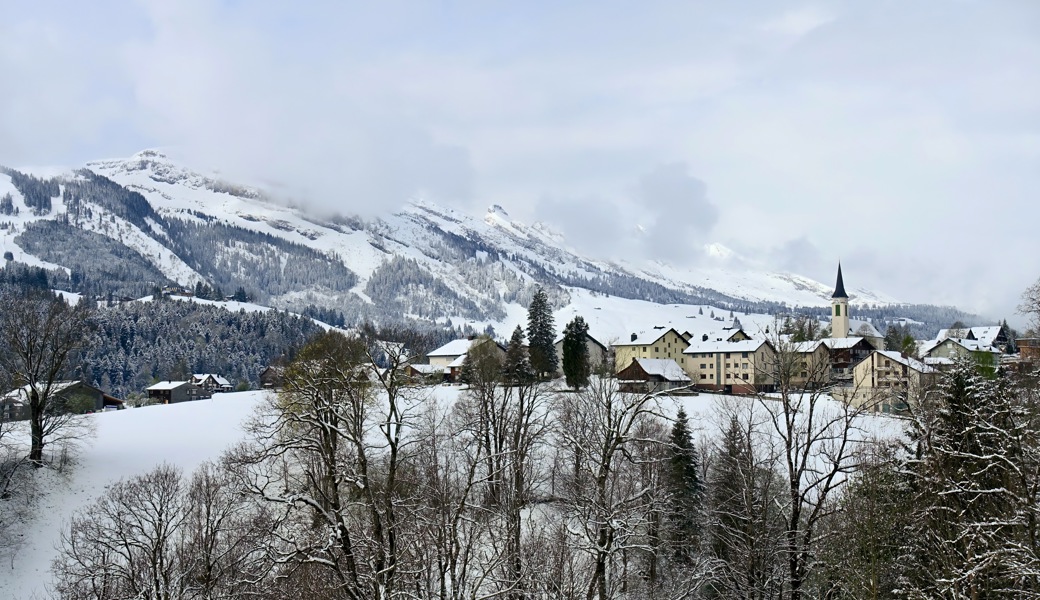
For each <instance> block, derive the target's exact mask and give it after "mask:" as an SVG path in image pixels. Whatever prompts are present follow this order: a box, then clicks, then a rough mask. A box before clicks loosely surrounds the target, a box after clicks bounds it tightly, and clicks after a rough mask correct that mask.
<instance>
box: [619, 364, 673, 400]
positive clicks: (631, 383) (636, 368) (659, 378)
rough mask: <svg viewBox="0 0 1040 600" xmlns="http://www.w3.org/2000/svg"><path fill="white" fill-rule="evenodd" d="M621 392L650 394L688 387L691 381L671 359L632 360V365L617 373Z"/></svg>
mask: <svg viewBox="0 0 1040 600" xmlns="http://www.w3.org/2000/svg"><path fill="white" fill-rule="evenodd" d="M617 378H618V381H619V382H620V384H619V388H620V390H621V391H622V392H632V393H637V394H651V393H654V392H666V391H669V390H674V389H677V388H686V387H689V386H690V383H691V380H690V377H689V376H688V375H686V373H685V372H684V371H683V370H682V367H680V366H679V363H677V362H675V361H674V360H672V359H670V358H669V359H661V358H633V359H632V364H630V365H628V366H627V367H625V368H624V369H621V370H620V371H618V374H617Z"/></svg>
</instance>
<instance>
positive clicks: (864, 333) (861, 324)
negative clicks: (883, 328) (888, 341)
mask: <svg viewBox="0 0 1040 600" xmlns="http://www.w3.org/2000/svg"><path fill="white" fill-rule="evenodd" d="M849 332H850V333H852V334H854V335H857V336H861V337H885V336H883V335H881V332H880V331H878V330H877V327H874V326H873V325H871V324H870V322H869V321H861V320H859V319H849Z"/></svg>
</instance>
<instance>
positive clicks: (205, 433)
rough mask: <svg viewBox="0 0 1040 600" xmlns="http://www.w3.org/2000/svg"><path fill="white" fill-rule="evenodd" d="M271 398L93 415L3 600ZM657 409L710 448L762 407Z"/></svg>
mask: <svg viewBox="0 0 1040 600" xmlns="http://www.w3.org/2000/svg"><path fill="white" fill-rule="evenodd" d="M464 390H465V388H464V387H461V386H456V385H438V386H433V387H431V388H429V396H428V398H429V399H430V401H431V402H433V403H434V404H436V406H437V407H438V410H439V411H440V412H441V413H442V414H443V413H444V412H445V411H448V410H450V407H451V406H453V405H454V403H455V402H456V401H457V400H458V397H459V394H461V393H463V391H464ZM269 393H270V392H266V391H253V392H241V393H229V394H216V395H214V396H213V398H212V399H209V400H199V401H195V402H184V403H181V404H173V405H168V406H149V407H143V408H134V409H127V410H122V411H116V412H106V413H100V414H96V415H91V416H89V417H88V418H91V419H93V420H94V421H95V423H96V425H97V435H96V438H95V439H94V440H93V441H92V443H90V444H89V446H87V447H86V448H84V449H83V450H82V451H81V452H80V455H79V459H78V464H76V465H75V466H74V467H72V469H71V472H70V473H69V475H68V477H67V479H63V478H61V477H55V478H52V479H51V484H52V485H50V489H49V491H48V493H47V495H46V496H45V497H44V498H43V500H42V501H41V504H40V506H39V507H38V508H37V509H36V511H35V518H34V519H33V520H32V521H31V522H29V523H28V524H27V526H26V531H27V532H28V533H27V535H26V536H25V538H24V542H23V543H22V544H21V545H20V546H19V547H17V548H13V549H7V550H9V552H4V549H0V598H15V599H22V598H32V597H33V595H34V594H35V595H37V596H38V597H41V598H42V597H44V596H45V594H46V586H47V585H48V583H49V582H50V580H51V577H50V572H49V568H50V564H51V561H52V560H53V558H54V556H55V552H56V548H57V545H58V543H59V540H60V535H61V531H62V530H63V528H64V527H65V526H66V525H67V523H68V521H69V519H70V517H71V516H72V514H73V513H74V512H75V511H77V510H81V509H84V508H86V507H89V506H90V503H91V502H92V501H93V500H94V499H95V498H97V497H98V496H99V495H100V494H101V493H103V492H104V489H105V487H106V486H107V485H109V484H111V483H114V482H116V481H118V480H119V479H123V478H127V477H131V476H134V475H140V474H143V473H146V472H147V471H149V470H151V469H152V468H154V467H156V466H157V465H160V464H162V463H163V462H168V463H171V464H174V465H176V466H177V467H179V468H181V469H183V470H184V472H185V473H190V472H191V471H192V470H194V469H195V468H196V467H198V466H199V465H200V464H201V463H203V462H205V461H215V460H217V459H218V458H219V457H220V455H221V454H222V453H223V452H224V451H225V450H226V449H227V448H229V447H230V446H232V445H234V444H235V443H236V442H237V441H239V440H241V439H242V438H243V437H244V432H243V430H242V424H243V422H244V421H245V420H246V419H247V418H249V417H250V416H251V415H252V414H253V412H254V410H255V408H256V407H257V406H258V404H259V403H260V402H261V400H262V399H263V398H264V396H265V395H266V394H269ZM658 402H659V403H660V408H661V411H662V413H663V414H664V415H665V416H667V417H673V416H674V415H675V413H676V412H677V410H678V407H679V406H680V405H681V406H682V407H683V408H685V410H686V412H687V414H689V417H690V426H691V430H692V431H693V432H694V435H695V436H697V437H700V438H701V439H703V440H705V441H710V440H712V439H714V438H716V437H717V436H718V435H719V431H720V430H721V428H722V426H723V425H724V424H725V422H726V420H725V419H726V417H725V415H726V409H727V407H737V408H741V407H743V408H745V409H746V408H747V407H748V406H754V405H755V403H756V401H755V400H753V399H750V398H745V397H740V396H721V395H715V394H701V395H698V396H681V397H669V396H665V397H661V398H659V400H658ZM825 402H827V403H830V402H833V401H832V400H826V401H825ZM759 410H761V407H759ZM862 425H863V430H864V432H863V433H862V434H861V438H867V437H874V436H876V437H891V436H896V435H899V433H900V432H901V431H902V426H903V423H902V421H900V420H899V419H894V418H891V417H885V416H872V415H868V416H865V417H864V418H863V420H862Z"/></svg>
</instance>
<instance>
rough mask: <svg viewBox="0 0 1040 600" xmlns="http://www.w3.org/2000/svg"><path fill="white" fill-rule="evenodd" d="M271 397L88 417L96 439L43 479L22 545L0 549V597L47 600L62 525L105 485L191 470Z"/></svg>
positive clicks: (214, 455) (233, 397) (229, 441)
mask: <svg viewBox="0 0 1040 600" xmlns="http://www.w3.org/2000/svg"><path fill="white" fill-rule="evenodd" d="M267 393H269V392H263V391H257V392H241V393H234V394H216V395H214V396H213V398H212V399H211V400H200V401H197V402H187V403H182V404H173V405H169V406H148V407H143V408H134V409H127V410H122V411H116V412H106V413H99V414H96V415H91V416H90V417H89V418H91V419H93V420H94V421H95V423H96V425H97V436H96V437H95V438H94V440H93V441H92V442H90V445H89V446H88V447H86V448H84V449H83V450H82V451H81V453H80V455H79V458H78V464H76V465H75V466H73V467H72V468H71V469H70V472H69V474H68V476H67V477H61V476H55V477H47V476H46V475H49V474H45V477H43V478H44V479H45V480H46V481H45V482H44V483H43V485H44V486H46V487H47V488H49V489H46V490H45V495H44V496H43V497H42V499H41V501H40V504H39V506H38V507H37V508H36V510H35V513H34V514H35V516H34V518H33V520H32V521H31V522H29V523H27V524H26V526H25V529H24V531H25V533H24V536H23V540H22V541H21V542H20V544H19V545H18V546H16V547H14V548H3V549H0V598H4V599H8V598H9V599H11V600H22V599H31V598H33V597H34V595H35V596H36V597H38V598H44V597H46V594H47V585H48V583H49V582H50V580H51V576H50V572H49V569H50V563H51V560H52V559H53V558H54V556H55V548H56V546H57V544H58V542H59V539H60V535H61V531H62V528H63V527H65V525H66V524H67V523H68V521H69V518H70V517H71V516H72V514H73V513H74V512H75V511H77V510H80V509H85V508H88V507H89V506H90V503H91V502H92V501H93V500H94V499H95V498H97V497H98V496H99V495H101V493H102V492H103V491H104V489H105V486H106V485H108V484H110V483H113V482H115V481H117V480H119V479H122V478H125V477H130V476H133V475H138V474H142V473H145V472H147V471H149V470H151V469H152V468H154V467H155V466H157V465H159V464H162V463H164V462H168V463H171V464H174V465H177V466H178V467H180V468H182V469H183V470H184V471H185V472H186V473H190V472H191V471H192V470H193V469H195V468H196V467H197V466H199V465H200V464H202V463H203V462H205V461H207V460H216V459H218V458H219V457H220V455H221V453H222V452H223V451H224V450H225V449H227V448H228V447H229V446H231V445H233V444H235V443H236V442H237V441H238V440H240V439H241V438H242V436H243V435H244V432H243V430H242V429H241V424H242V422H243V421H244V420H245V419H246V418H247V417H248V416H249V415H250V414H252V412H253V410H254V408H255V407H256V406H257V404H258V402H259V401H260V399H261V398H262V397H263V396H264V395H265V394H267Z"/></svg>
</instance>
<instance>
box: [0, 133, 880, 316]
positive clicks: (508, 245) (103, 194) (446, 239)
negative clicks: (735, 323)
mask: <svg viewBox="0 0 1040 600" xmlns="http://www.w3.org/2000/svg"><path fill="white" fill-rule="evenodd" d="M5 195H9V196H10V200H9V201H4V200H3V199H4V197H5ZM0 246H2V250H3V251H4V252H10V255H8V258H9V259H13V260H14V261H16V262H21V263H25V264H29V265H35V266H41V267H45V268H48V269H58V270H60V271H62V272H64V274H66V275H67V276H68V278H69V281H68V285H69V287H71V288H74V289H75V290H76V291H83V292H86V293H99V292H102V293H103V292H105V291H107V292H114V293H117V294H119V295H144V294H145V293H148V292H149V291H150V290H151V289H154V288H155V287H161V286H165V285H180V286H186V287H190V286H193V285H195V284H196V283H198V282H206V283H208V284H209V285H212V286H218V287H220V288H221V289H222V290H223V291H224V292H225V293H228V294H230V293H231V292H233V291H235V290H236V289H237V288H239V287H241V288H243V289H244V290H245V291H246V292H247V293H249V294H250V295H251V296H253V297H255V298H256V299H257V300H258V301H261V302H263V303H265V304H269V305H271V306H275V307H282V308H294V309H301V308H303V307H305V306H308V305H314V306H317V307H321V308H326V309H334V310H337V311H342V312H343V313H344V315H345V317H346V318H347V319H348V320H352V319H361V318H373V319H377V320H380V319H386V318H388V317H392V316H394V315H397V316H398V317H399V316H400V315H405V316H407V317H409V318H413V319H419V320H424V321H437V322H445V321H447V320H448V319H451V320H452V321H453V322H456V323H458V322H459V321H460V320H461V321H463V322H467V323H473V324H475V325H477V324H498V325H500V326H501V325H504V326H507V327H511V325H510V323H515V322H516V317H517V316H519V315H520V314H522V310H523V309H522V307H524V306H526V305H527V303H528V300H529V299H530V297H531V295H532V294H533V292H534V290H535V289H536V288H537V286H545V287H546V288H547V289H549V290H550V295H551V298H552V300H553V302H554V303H555V304H556V306H557V308H558V309H561V310H564V309H566V308H567V307H571V308H572V309H574V308H575V307H578V308H583V309H587V310H590V311H591V310H595V309H596V307H594V306H591V305H589V306H585V305H586V304H588V303H589V302H592V303H593V304H594V303H597V302H598V303H600V304H602V303H603V302H609V303H613V302H616V301H618V300H625V301H645V302H649V303H652V304H656V305H685V306H690V305H708V306H711V307H718V308H722V309H724V310H733V309H735V310H737V311H742V312H747V311H753V312H760V313H767V314H775V313H776V312H778V311H779V310H783V309H784V307H793V306H799V307H825V306H828V305H829V297H830V293H831V291H832V286H831V285H828V284H824V283H820V282H817V281H813V280H811V279H808V278H805V277H802V276H799V275H795V274H791V273H776V272H770V271H768V270H766V269H763V268H760V267H757V266H756V265H755V264H754V263H752V262H751V261H748V260H746V259H742V258H740V257H738V256H736V255H734V253H733V252H732V251H731V250H729V249H727V248H725V247H723V246H720V245H718V244H713V245H710V246H708V247H706V248H705V249H704V256H703V257H700V258H699V260H698V261H695V262H697V263H698V264H699V265H700V266H698V267H695V268H679V267H675V266H672V265H666V264H663V263H658V262H642V263H635V262H624V263H615V262H608V261H603V260H597V259H593V258H589V257H586V256H582V255H580V254H579V253H578V252H576V251H574V250H573V249H571V248H569V247H568V246H567V244H566V240H564V239H563V237H562V236H561V235H560V234H559V233H557V232H554V231H553V230H552V229H551V228H549V227H548V226H546V225H544V224H540V223H536V224H533V225H527V224H524V223H521V222H519V221H516V220H514V219H512V218H510V216H509V215H508V214H507V213H506V211H505V210H503V209H502V208H501V207H499V206H492V207H491V208H489V209H488V211H487V213H486V214H485V215H483V216H482V217H475V216H472V215H469V214H465V213H462V212H460V211H457V210H454V209H451V208H446V207H443V206H438V205H436V204H433V203H430V202H426V201H422V200H417V201H413V202H411V203H409V204H408V205H407V206H406V207H405V208H404V209H403V210H401V211H399V212H397V213H395V214H388V215H385V216H383V217H381V218H378V219H372V220H361V219H358V218H353V217H328V218H320V217H315V216H314V215H312V214H308V213H306V212H305V211H303V210H301V209H299V208H294V207H290V206H287V205H286V204H285V203H280V202H277V201H275V200H273V199H272V198H271V197H270V196H269V195H268V194H267V193H266V192H265V191H264V190H263V189H260V188H256V187H249V186H245V185H238V184H233V183H229V182H226V181H223V180H221V179H220V178H218V177H216V176H207V175H203V174H200V173H198V172H195V171H192V170H190V169H187V168H185V167H183V166H181V165H179V164H177V163H176V162H174V161H172V160H170V159H169V158H168V157H166V156H165V155H163V154H162V153H160V152H157V151H154V150H147V151H144V152H140V153H138V154H136V155H134V156H133V157H131V158H129V159H121V160H105V161H97V162H92V163H88V164H87V165H86V166H85V168H83V169H79V170H76V171H72V172H69V173H67V174H65V175H63V176H60V177H57V178H53V179H45V178H32V177H28V176H25V175H23V174H20V173H19V172H17V171H13V170H10V169H8V170H0ZM850 291H851V293H852V295H853V302H854V303H857V304H859V305H860V306H864V305H873V306H882V305H887V304H890V303H893V302H894V300H893V299H892V298H890V297H888V296H885V295H883V294H881V293H877V292H872V291H869V290H864V289H854V290H850ZM592 298H595V299H596V300H595V302H593V301H592V300H590V299H592ZM608 299H609V300H608ZM622 304H624V303H622ZM600 309H601V310H602V307H600ZM683 311H684V312H689V310H687V309H683Z"/></svg>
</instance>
